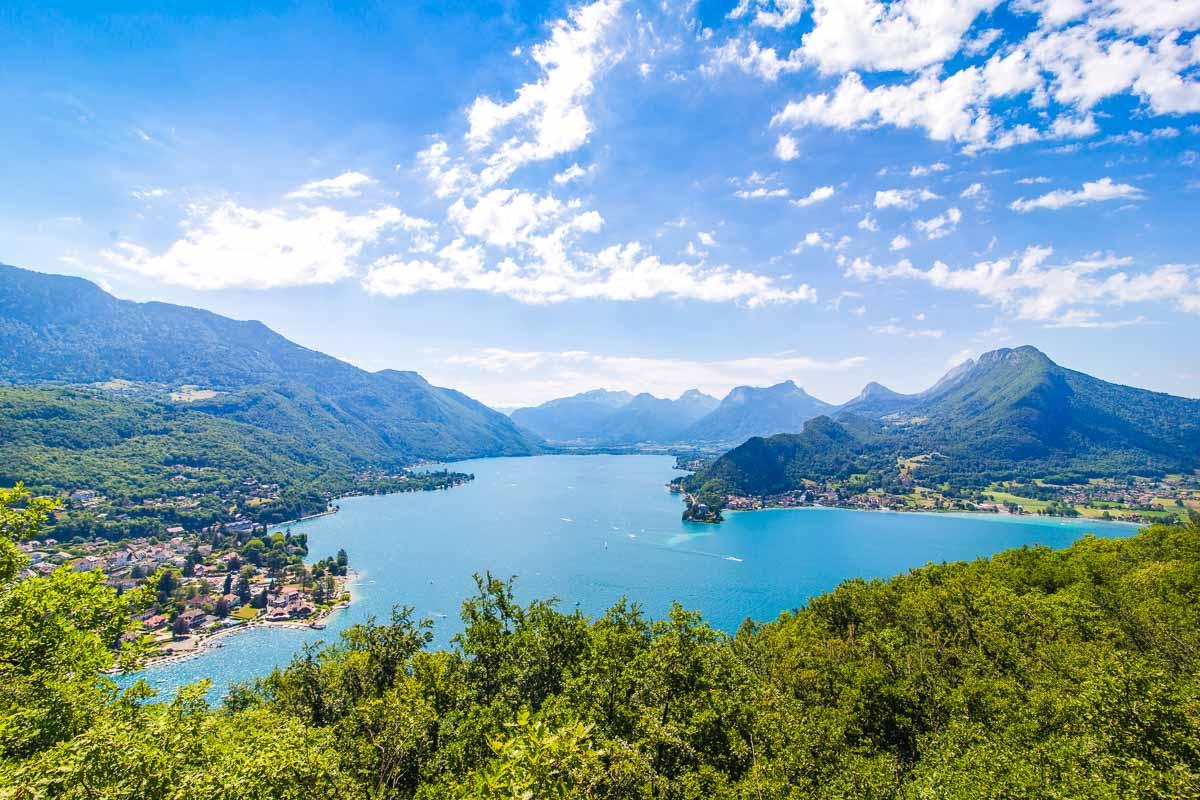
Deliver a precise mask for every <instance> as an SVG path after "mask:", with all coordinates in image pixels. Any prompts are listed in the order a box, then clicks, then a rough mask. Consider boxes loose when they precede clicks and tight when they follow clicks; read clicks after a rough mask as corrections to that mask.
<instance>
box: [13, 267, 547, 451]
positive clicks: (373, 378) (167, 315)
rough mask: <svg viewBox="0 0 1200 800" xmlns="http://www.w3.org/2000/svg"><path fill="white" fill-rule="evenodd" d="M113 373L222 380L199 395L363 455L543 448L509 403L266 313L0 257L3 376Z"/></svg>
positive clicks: (96, 377)
mask: <svg viewBox="0 0 1200 800" xmlns="http://www.w3.org/2000/svg"><path fill="white" fill-rule="evenodd" d="M113 379H121V380H127V381H133V382H142V383H152V384H163V385H165V386H168V387H177V386H184V385H197V386H200V387H203V388H205V389H211V390H216V391H219V392H221V394H219V395H217V396H216V397H213V398H210V399H205V400H201V401H198V402H196V403H194V404H193V405H192V407H193V408H194V409H196V410H202V411H208V412H209V413H213V414H218V415H224V416H228V417H230V418H232V419H235V420H237V421H240V422H245V423H248V424H253V425H258V426H260V427H265V428H266V429H267V430H274V429H276V428H286V429H288V430H291V431H292V432H293V433H302V434H303V435H304V436H307V437H308V439H309V440H310V441H312V440H314V438H315V439H322V440H324V441H326V442H329V443H334V442H340V443H342V446H344V447H345V448H346V450H347V454H348V455H349V457H350V459H351V461H352V462H353V463H360V464H370V463H377V464H382V465H397V464H404V463H409V462H412V461H413V460H417V459H421V458H437V459H455V458H470V457H479V456H488V455H528V454H531V453H534V452H538V451H539V449H540V443H539V442H538V441H537V439H536V438H535V437H533V436H532V435H531V434H529V433H528V432H526V431H523V430H521V429H520V428H519V427H518V426H517V425H516V424H514V423H513V422H512V420H510V419H509V418H508V417H506V416H505V415H503V414H500V413H499V412H496V411H493V410H492V409H490V408H488V407H486V406H484V405H483V404H482V403H479V402H477V401H475V400H473V399H471V398H470V397H468V396H466V395H465V394H463V393H461V392H458V391H455V390H453V389H443V388H440V387H436V386H433V385H432V384H430V383H428V381H426V380H425V379H424V378H423V377H421V376H420V375H419V374H417V373H416V372H411V371H403V370H384V371H381V372H367V371H365V370H362V369H360V368H358V367H355V366H353V365H351V364H347V363H345V362H343V361H340V360H338V359H336V358H334V357H332V356H329V355H326V354H324V353H320V352H318V351H316V350H311V349H309V348H306V347H303V346H302V345H298V344H296V343H294V342H292V341H290V340H288V339H286V338H285V337H283V336H281V335H280V334H278V333H276V332H275V331H273V330H271V329H270V328H269V327H267V326H266V325H265V324H263V323H261V322H258V321H240V320H233V319H230V318H228V317H224V316H221V315H219V314H215V313H213V312H211V311H206V310H204V309H197V308H192V307H189V306H179V305H173V304H169V303H159V302H149V303H136V302H133V301H129V300H121V299H118V298H116V297H113V296H112V295H110V294H108V293H107V292H105V291H104V290H103V289H101V288H100V287H98V286H96V285H95V284H93V283H91V282H90V281H87V280H84V279H82V278H76V277H72V276H62V275H48V274H44V273H38V272H33V271H30V270H24V269H20V268H18V267H13V266H10V265H0V381H2V382H7V383H12V384H39V383H58V384H62V383H66V384H96V383H102V382H107V381H111V380H113Z"/></svg>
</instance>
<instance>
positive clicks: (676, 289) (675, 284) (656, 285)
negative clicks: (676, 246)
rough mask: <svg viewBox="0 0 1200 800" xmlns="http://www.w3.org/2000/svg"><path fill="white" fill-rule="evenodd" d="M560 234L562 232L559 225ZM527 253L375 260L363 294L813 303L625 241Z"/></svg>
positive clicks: (549, 246)
mask: <svg viewBox="0 0 1200 800" xmlns="http://www.w3.org/2000/svg"><path fill="white" fill-rule="evenodd" d="M559 231H560V232H561V229H559ZM535 244H536V246H537V252H536V253H535V254H534V256H533V257H531V258H529V259H524V260H523V261H522V262H521V263H518V262H517V261H515V260H514V259H512V258H506V259H504V260H503V261H501V262H500V263H498V264H493V263H490V262H489V261H488V259H487V258H486V257H485V254H484V252H483V249H482V248H481V247H478V246H475V247H471V246H469V245H467V243H466V242H465V241H463V240H456V241H455V242H454V243H452V245H450V246H448V247H447V248H446V249H445V250H443V251H442V252H440V253H439V256H440V258H439V259H438V260H437V261H433V260H422V261H417V262H413V261H411V260H405V259H401V258H395V257H388V258H384V259H380V260H379V261H377V262H376V263H375V264H373V265H372V266H371V269H370V271H369V272H368V273H367V275H366V277H365V278H364V280H363V286H364V288H366V289H367V291H369V292H372V293H375V294H382V295H386V296H392V297H394V296H399V295H407V294H414V293H416V292H420V291H445V290H448V289H464V290H471V291H481V292H490V293H493V294H500V295H506V296H508V297H512V298H514V299H516V300H519V301H521V302H526V303H535V304H546V303H560V302H564V301H567V300H618V301H632V300H649V299H653V298H671V299H682V300H700V301H704V302H742V303H745V304H746V305H747V306H749V307H751V308H753V307H757V306H761V305H767V304H770V303H794V302H815V301H816V298H817V294H816V291H815V290H814V289H812V288H811V287H809V286H807V285H804V284H801V285H800V286H797V287H794V288H786V287H781V286H779V285H778V284H777V283H776V282H775V280H774V279H772V278H770V277H767V276H764V275H756V274H753V273H749V272H744V271H742V270H737V269H733V268H731V267H725V266H718V267H702V266H698V265H695V264H689V263H683V262H676V263H671V262H665V261H663V260H661V259H660V258H659V257H658V256H656V255H653V254H651V253H647V252H646V251H645V249H644V248H643V247H642V245H640V244H638V243H636V242H631V243H628V244H624V245H614V246H612V247H608V248H605V249H604V250H601V251H600V252H598V253H577V254H576V256H575V259H576V260H571V259H567V258H566V257H565V256H564V252H563V250H562V248H561V246H556V244H558V245H560V244H561V242H560V241H559V240H558V239H557V234H556V236H553V237H548V238H547V240H540V241H538V242H536V243H535Z"/></svg>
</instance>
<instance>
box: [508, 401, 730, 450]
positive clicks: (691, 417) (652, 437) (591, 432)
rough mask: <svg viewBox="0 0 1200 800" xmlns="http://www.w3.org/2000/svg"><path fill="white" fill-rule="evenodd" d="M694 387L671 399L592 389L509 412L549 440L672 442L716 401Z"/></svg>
mask: <svg viewBox="0 0 1200 800" xmlns="http://www.w3.org/2000/svg"><path fill="white" fill-rule="evenodd" d="M717 402H718V401H717V399H716V398H715V397H710V396H708V395H706V394H704V393H702V392H700V391H697V390H696V389H691V390H689V391H686V392H684V393H683V394H682V395H680V396H679V397H678V398H676V399H674V400H668V399H664V398H660V397H655V396H654V395H651V394H646V393H643V394H639V395H637V396H634V395H631V394H629V393H628V392H610V391H606V390H604V389H596V390H593V391H590V392H584V393H582V394H577V395H574V396H572V397H564V398H560V399H558V400H551V401H549V402H547V403H543V404H542V405H540V406H536V407H534V408H522V409H518V410H516V411H514V412H512V419H513V421H514V422H516V423H517V424H519V425H521V426H522V427H524V428H527V429H528V430H531V431H533V432H534V433H536V434H538V435H539V436H542V437H543V438H545V439H546V440H548V441H552V442H562V443H585V444H593V445H610V444H612V445H615V444H636V443H638V442H671V441H674V440H675V439H676V438H677V437H678V436H679V435H680V434H681V433H682V431H683V430H684V429H685V428H687V427H688V426H689V425H691V424H692V423H694V422H695V421H696V420H698V419H700V418H701V417H703V416H704V415H705V414H707V413H708V412H709V411H711V410H712V409H714V408H715V407H716V406H717Z"/></svg>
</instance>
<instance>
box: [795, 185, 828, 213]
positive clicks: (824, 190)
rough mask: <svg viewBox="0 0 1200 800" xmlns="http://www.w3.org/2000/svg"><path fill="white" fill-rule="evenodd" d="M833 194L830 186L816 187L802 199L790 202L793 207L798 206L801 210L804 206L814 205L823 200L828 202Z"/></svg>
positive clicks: (798, 198)
mask: <svg viewBox="0 0 1200 800" xmlns="http://www.w3.org/2000/svg"><path fill="white" fill-rule="evenodd" d="M833 192H834V189H833V187H832V186H818V187H817V188H815V189H813V190H812V191H811V192H809V193H808V194H806V195H805V196H804V197H797V198H796V199H795V200H792V201H790V202H791V204H792V205H794V206H800V207H801V208H803V207H806V206H811V205H815V204H816V203H820V202H821V201H823V200H828V199H829V198H831V197H833Z"/></svg>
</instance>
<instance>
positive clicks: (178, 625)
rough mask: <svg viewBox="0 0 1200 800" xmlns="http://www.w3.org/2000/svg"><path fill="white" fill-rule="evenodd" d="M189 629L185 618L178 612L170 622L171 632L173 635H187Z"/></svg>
mask: <svg viewBox="0 0 1200 800" xmlns="http://www.w3.org/2000/svg"><path fill="white" fill-rule="evenodd" d="M189 631H191V627H190V626H189V625H188V621H187V618H186V617H184V616H183V614H179V615H178V616H176V617H175V619H174V620H173V621H172V622H171V633H172V634H173V635H174V636H176V637H183V636H187V635H188V632H189Z"/></svg>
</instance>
